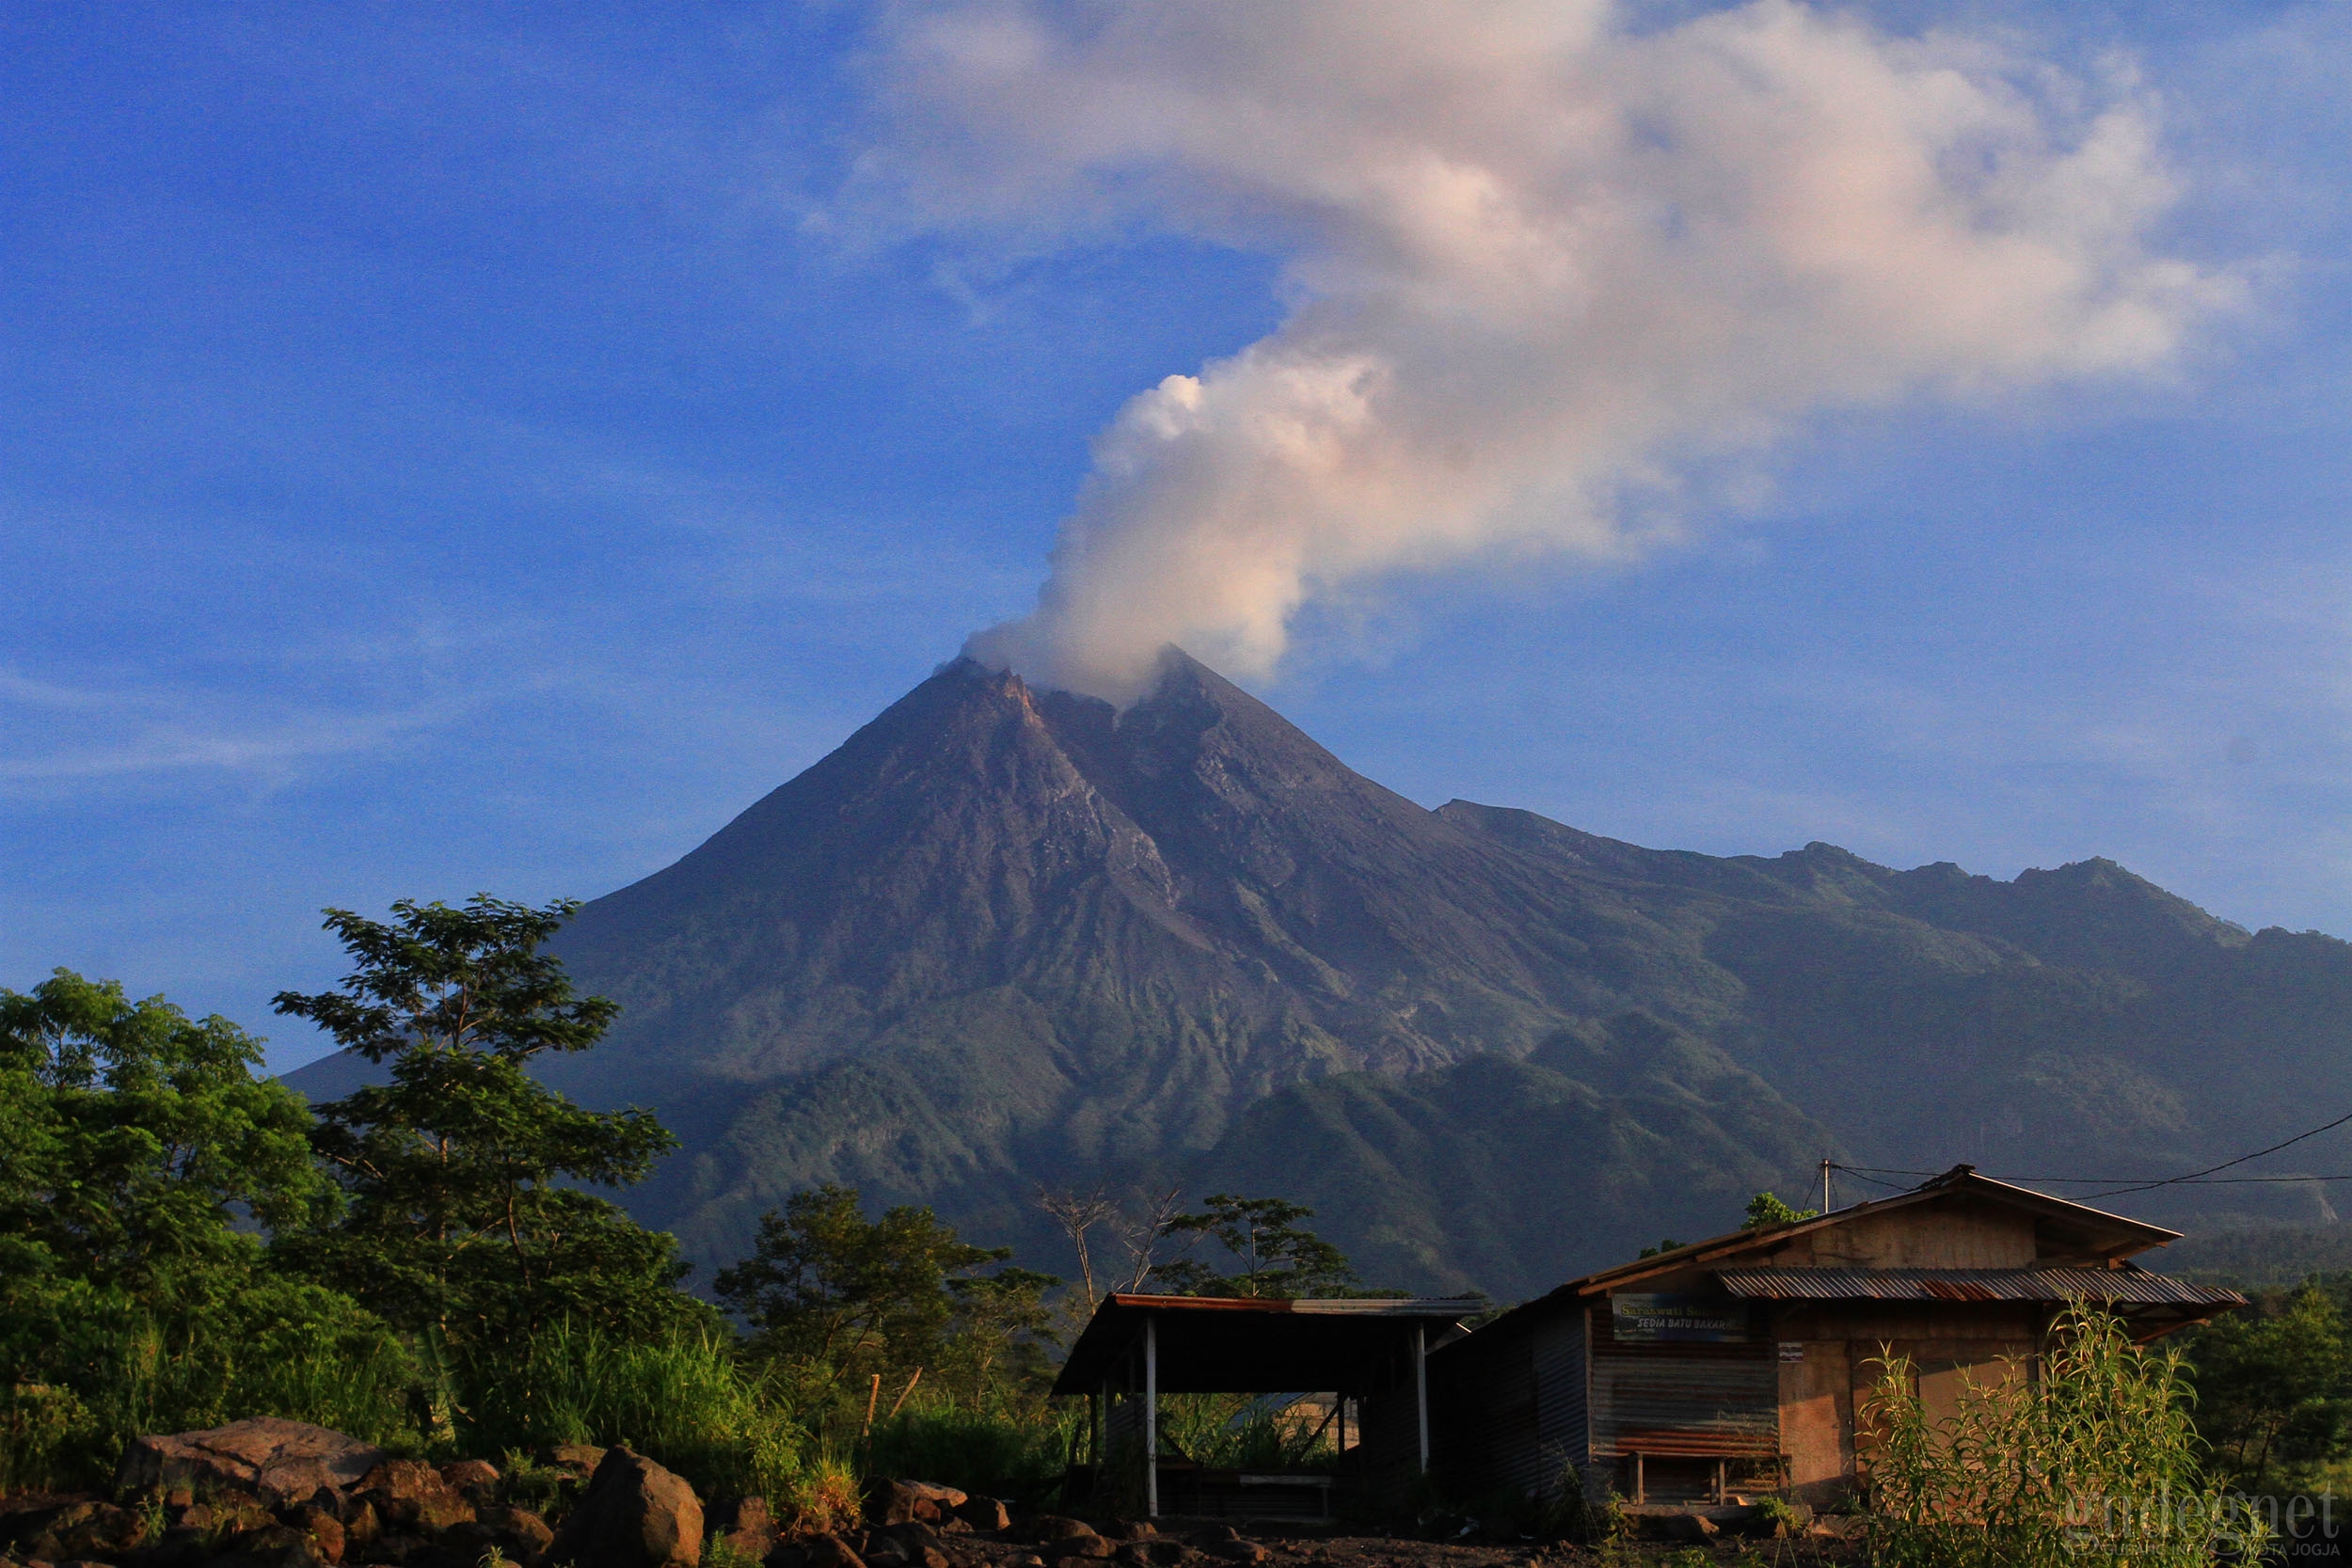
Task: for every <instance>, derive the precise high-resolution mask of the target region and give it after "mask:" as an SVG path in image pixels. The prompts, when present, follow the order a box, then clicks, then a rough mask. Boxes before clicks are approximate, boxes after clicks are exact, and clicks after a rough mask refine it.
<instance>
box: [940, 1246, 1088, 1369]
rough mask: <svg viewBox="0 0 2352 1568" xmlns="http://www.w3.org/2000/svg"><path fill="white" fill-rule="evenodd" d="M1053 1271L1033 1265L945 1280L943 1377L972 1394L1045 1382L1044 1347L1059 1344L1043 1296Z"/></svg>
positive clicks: (1055, 1284) (1053, 1283)
mask: <svg viewBox="0 0 2352 1568" xmlns="http://www.w3.org/2000/svg"><path fill="white" fill-rule="evenodd" d="M1061 1283H1062V1281H1061V1278H1060V1276H1059V1275H1050V1274H1040V1273H1038V1272H1037V1271H1036V1270H1034V1269H998V1270H997V1271H996V1272H995V1273H994V1274H990V1275H974V1276H971V1277H968V1278H963V1279H950V1280H949V1281H947V1290H948V1292H949V1293H950V1294H951V1295H953V1296H954V1298H955V1309H954V1311H953V1313H952V1314H951V1315H950V1317H949V1320H948V1329H947V1343H946V1356H945V1358H944V1360H945V1366H946V1372H947V1375H948V1377H949V1379H950V1380H951V1381H952V1382H955V1383H958V1384H961V1386H962V1387H963V1388H964V1389H965V1390H966V1391H968V1392H973V1393H977V1392H979V1391H980V1390H982V1389H985V1388H988V1387H991V1386H998V1385H1003V1384H1011V1385H1015V1386H1027V1387H1031V1388H1036V1387H1039V1386H1041V1385H1043V1384H1045V1383H1046V1382H1048V1381H1050V1380H1049V1379H1048V1378H1047V1376H1046V1373H1047V1372H1048V1370H1050V1369H1049V1368H1048V1367H1047V1364H1046V1354H1045V1353H1046V1347H1048V1346H1049V1345H1054V1344H1057V1343H1058V1342H1059V1338H1060V1337H1059V1336H1058V1335H1057V1333H1056V1332H1055V1326H1056V1323H1057V1320H1058V1319H1059V1317H1060V1313H1058V1312H1057V1310H1056V1309H1055V1308H1054V1307H1053V1305H1052V1304H1051V1303H1049V1302H1048V1301H1047V1300H1046V1299H1045V1298H1046V1296H1047V1294H1048V1293H1049V1292H1051V1291H1055V1290H1057V1289H1058V1288H1059V1287H1060V1285H1061Z"/></svg>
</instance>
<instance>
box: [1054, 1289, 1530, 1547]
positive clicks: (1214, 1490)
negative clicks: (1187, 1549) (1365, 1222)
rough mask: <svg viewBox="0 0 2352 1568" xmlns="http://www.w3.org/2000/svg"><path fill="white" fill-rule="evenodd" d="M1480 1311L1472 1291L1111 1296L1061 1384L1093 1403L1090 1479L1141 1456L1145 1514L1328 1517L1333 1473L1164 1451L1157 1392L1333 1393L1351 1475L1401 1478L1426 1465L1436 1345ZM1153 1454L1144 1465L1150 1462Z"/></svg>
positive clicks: (1086, 1470)
mask: <svg viewBox="0 0 2352 1568" xmlns="http://www.w3.org/2000/svg"><path fill="white" fill-rule="evenodd" d="M1485 1307H1486V1303H1485V1302H1484V1301H1483V1300H1481V1299H1480V1298H1477V1297H1474V1296H1473V1297H1453V1298H1443V1299H1436V1300H1428V1299H1411V1300H1398V1299H1379V1298H1372V1299H1353V1298H1349V1299H1337V1300H1280V1299H1276V1298H1267V1297H1255V1296H1244V1297H1229V1296H1152V1295H1125V1294H1120V1295H1113V1296H1110V1297H1107V1298H1106V1299H1105V1300H1104V1302H1103V1303H1102V1305H1101V1306H1100V1307H1097V1308H1096V1309H1095V1313H1094V1316H1093V1318H1092V1320H1090V1321H1089V1323H1088V1324H1087V1326H1086V1329H1085V1331H1084V1332H1082V1333H1081V1334H1080V1335H1079V1336H1078V1342H1077V1343H1076V1344H1074V1345H1073V1346H1072V1347H1071V1349H1070V1358H1069V1360H1068V1361H1066V1362H1065V1363H1063V1365H1062V1370H1061V1375H1060V1376H1059V1377H1058V1378H1057V1380H1056V1381H1055V1384H1054V1392H1055V1393H1056V1394H1058V1395H1068V1396H1073V1397H1081V1398H1084V1399H1085V1400H1086V1401H1087V1402H1088V1406H1087V1407H1088V1432H1089V1453H1088V1457H1087V1462H1086V1464H1085V1465H1084V1466H1083V1468H1082V1470H1081V1474H1082V1475H1083V1476H1084V1477H1085V1478H1086V1479H1088V1480H1090V1481H1094V1482H1095V1483H1097V1484H1100V1483H1101V1482H1102V1481H1103V1480H1104V1478H1105V1476H1106V1473H1107V1472H1108V1471H1109V1469H1110V1468H1111V1466H1113V1465H1117V1464H1119V1463H1120V1462H1121V1460H1122V1458H1124V1459H1125V1460H1126V1461H1128V1462H1132V1463H1136V1464H1138V1465H1140V1466H1141V1469H1142V1476H1141V1478H1140V1479H1141V1481H1142V1488H1143V1497H1142V1501H1143V1505H1144V1509H1145V1512H1146V1513H1147V1514H1148V1515H1150V1516H1153V1517H1156V1516H1158V1515H1159V1514H1161V1513H1182V1514H1188V1515H1200V1514H1209V1515H1214V1514H1221V1513H1222V1514H1232V1513H1246V1514H1257V1515H1276V1514H1283V1513H1322V1512H1327V1510H1328V1506H1329V1492H1330V1489H1331V1487H1332V1485H1333V1484H1334V1481H1335V1479H1336V1478H1335V1476H1334V1475H1333V1474H1309V1475H1300V1474H1288V1475H1279V1476H1277V1475H1246V1474H1242V1473H1239V1472H1228V1471H1216V1470H1211V1469H1208V1468H1206V1467H1205V1466H1203V1465H1200V1464H1198V1463H1196V1462H1195V1461H1194V1459H1193V1458H1192V1457H1191V1456H1189V1455H1186V1454H1182V1453H1176V1452H1172V1451H1169V1449H1168V1443H1167V1441H1166V1438H1165V1434H1164V1433H1162V1431H1161V1427H1160V1418H1159V1417H1160V1412H1159V1401H1160V1398H1161V1397H1162V1396H1163V1395H1167V1394H1224V1393H1238V1394H1292V1393H1329V1394H1332V1395H1333V1396H1335V1398H1334V1400H1333V1402H1332V1407H1331V1414H1332V1418H1333V1419H1334V1420H1335V1421H1336V1422H1337V1423H1338V1425H1339V1430H1338V1431H1337V1432H1336V1433H1334V1437H1335V1442H1334V1443H1333V1451H1334V1452H1335V1453H1337V1454H1342V1455H1344V1456H1345V1457H1346V1459H1347V1461H1348V1463H1349V1467H1350V1470H1351V1476H1352V1479H1360V1480H1362V1481H1367V1482H1369V1483H1372V1484H1379V1483H1381V1482H1382V1481H1385V1480H1387V1479H1389V1478H1391V1477H1393V1478H1395V1479H1398V1480H1403V1479H1406V1478H1408V1477H1410V1476H1412V1475H1415V1474H1418V1473H1420V1472H1422V1471H1425V1470H1426V1469H1427V1468H1428V1467H1429V1458H1430V1443H1429V1406H1428V1394H1427V1380H1426V1376H1425V1368H1426V1365H1427V1358H1428V1354H1429V1353H1430V1352H1431V1351H1433V1350H1435V1349H1436V1348H1438V1346H1439V1345H1440V1344H1441V1343H1443V1342H1445V1341H1446V1340H1447V1339H1449V1338H1453V1337H1454V1336H1457V1335H1458V1334H1459V1333H1460V1332H1461V1325H1462V1322H1463V1320H1464V1319H1466V1318H1470V1317H1472V1316H1475V1315H1476V1314H1477V1313H1478V1312H1480V1311H1481V1310H1483V1309H1484V1308H1485ZM1351 1404H1352V1405H1354V1406H1355V1407H1356V1409H1357V1410H1358V1411H1359V1431H1358V1432H1357V1433H1353V1434H1352V1436H1353V1439H1354V1440H1353V1441H1352V1442H1351V1440H1350V1439H1351V1433H1348V1431H1347V1430H1346V1425H1345V1423H1346V1419H1347V1411H1348V1409H1349V1407H1350V1405H1351ZM1146 1454H1149V1455H1151V1456H1152V1460H1151V1463H1150V1464H1148V1465H1144V1464H1141V1459H1142V1456H1143V1455H1146ZM1073 1479H1078V1478H1077V1477H1073Z"/></svg>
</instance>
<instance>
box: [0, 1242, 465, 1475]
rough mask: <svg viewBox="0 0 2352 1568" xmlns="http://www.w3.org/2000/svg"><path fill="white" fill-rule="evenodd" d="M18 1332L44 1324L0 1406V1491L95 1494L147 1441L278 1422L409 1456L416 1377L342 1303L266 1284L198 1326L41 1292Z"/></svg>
mask: <svg viewBox="0 0 2352 1568" xmlns="http://www.w3.org/2000/svg"><path fill="white" fill-rule="evenodd" d="M30 1297H31V1292H25V1293H24V1294H21V1295H20V1296H19V1299H18V1300H17V1302H16V1303H15V1304H14V1306H15V1307H16V1308H17V1313H16V1314H15V1316H16V1317H17V1319H18V1322H17V1325H16V1326H17V1327H19V1328H20V1329H23V1328H25V1327H27V1326H28V1325H37V1324H45V1325H46V1327H47V1335H46V1342H45V1343H43V1344H41V1345H40V1348H39V1350H38V1351H37V1352H35V1351H31V1350H22V1351H21V1353H20V1354H19V1355H18V1366H19V1375H20V1376H23V1375H24V1373H25V1372H30V1373H32V1377H31V1378H29V1379H27V1380H26V1381H24V1382H21V1383H19V1384H18V1385H16V1386H15V1387H14V1388H12V1389H10V1390H8V1393H7V1394H6V1396H5V1397H4V1398H0V1489H9V1490H13V1489H18V1488H25V1487H46V1486H65V1487H71V1486H99V1485H103V1484H104V1483H105V1482H106V1481H108V1480H109V1479H110V1478H111V1477H112V1475H113V1474H114V1469H115V1465H116V1463H117V1462H118V1461H119V1459H120V1458H121V1455H122V1450H123V1448H124V1447H125V1445H127V1444H128V1443H129V1442H130V1440H131V1439H132V1438H134V1437H136V1436H138V1435H140V1434H142V1433H151V1432H184V1431H188V1430H191V1429H194V1428H200V1427H212V1426H219V1425H222V1424H223V1423H225V1422H229V1421H234V1420H239V1419H242V1418H245V1417H247V1416H283V1417H287V1418H291V1419H294V1420H302V1421H314V1422H316V1423H318V1424H319V1425H321V1426H330V1427H334V1428H336V1429H337V1430H338V1431H342V1432H347V1433H351V1434H352V1435H354V1436H357V1437H361V1438H365V1439H366V1440H368V1441H370V1442H372V1443H375V1444H377V1445H378V1446H380V1447H384V1448H388V1449H395V1450H402V1451H412V1450H414V1449H418V1448H420V1447H421V1443H422V1437H423V1433H422V1432H421V1428H420V1427H419V1424H418V1422H417V1421H416V1419H415V1418H414V1417H413V1415H412V1409H413V1406H414V1403H415V1401H414V1397H413V1396H414V1392H415V1389H416V1387H417V1384H418V1371H417V1367H416V1364H415V1362H414V1360H413V1358H412V1357H411V1356H410V1355H409V1354H408V1352H407V1351H406V1349H405V1347H404V1346H403V1345H402V1343H401V1341H400V1340H399V1339H398V1338H395V1337H394V1336H393V1335H392V1334H391V1333H390V1332H389V1330H388V1329H387V1328H386V1327H385V1326H384V1325H383V1324H382V1323H380V1322H378V1321H377V1320H376V1319H375V1318H373V1316H371V1315H370V1314H369V1313H367V1312H365V1311H363V1310H361V1309H360V1308H359V1307H358V1306H356V1305H355V1304H354V1303H352V1302H351V1301H350V1300H349V1299H348V1298H346V1297H343V1296H341V1295H338V1294H337V1293H335V1292H334V1291H326V1290H322V1289H319V1288H318V1287H316V1286H308V1285H299V1284H294V1283H292V1282H289V1281H285V1280H278V1279H270V1278H267V1277H264V1278H262V1279H261V1280H259V1281H257V1282H255V1283H253V1284H252V1285H251V1286H249V1287H248V1288H247V1289H246V1290H244V1291H239V1292H237V1293H235V1294H233V1295H231V1296H230V1297H229V1298H227V1299H226V1300H224V1301H222V1302H221V1303H219V1304H218V1305H217V1306H215V1307H214V1308H213V1309H212V1310H210V1311H208V1312H205V1313H203V1314H201V1315H193V1316H178V1317H170V1318H166V1317H159V1316H158V1315H156V1314H155V1313H153V1312H151V1311H150V1310H148V1309H147V1308H146V1307H142V1306H141V1305H140V1304H138V1303H137V1302H136V1301H135V1300H133V1299H132V1298H131V1297H129V1296H128V1295H127V1294H125V1293H124V1292H122V1291H110V1290H102V1289H96V1288H93V1287H90V1286H87V1285H84V1284H81V1283H79V1282H56V1281H51V1282H47V1283H46V1288H45V1289H44V1290H43V1291H42V1292H41V1293H40V1299H39V1300H38V1301H37V1302H36V1301H34V1300H32V1299H30Z"/></svg>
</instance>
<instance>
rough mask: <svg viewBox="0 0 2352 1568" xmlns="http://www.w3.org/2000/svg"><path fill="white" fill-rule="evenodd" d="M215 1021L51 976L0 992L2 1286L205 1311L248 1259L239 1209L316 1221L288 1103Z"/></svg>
mask: <svg viewBox="0 0 2352 1568" xmlns="http://www.w3.org/2000/svg"><path fill="white" fill-rule="evenodd" d="M261 1060H262V1042H261V1041H260V1040H258V1039H256V1038H254V1037H252V1036H251V1035H248V1034H246V1032H245V1031H244V1030H242V1029H240V1028H238V1027H237V1026H236V1025H235V1024H233V1023H231V1022H229V1021H228V1020H227V1019H223V1018H206V1019H202V1020H192V1019H190V1018H189V1017H188V1016H187V1015H186V1014H185V1013H183V1012H182V1011H181V1010H180V1009H179V1008H178V1007H175V1006H171V1005H170V1004H169V1003H167V1002H166V1001H165V1000H164V999H163V998H162V997H159V996H158V997H150V998H148V999H147V1000H146V1001H144V1002H133V1001H131V1000H130V999H129V998H128V997H127V996H125V995H124V994H123V990H122V987H121V986H120V985H119V984H117V983H116V982H114V981H110V980H103V981H102V980H86V979H84V978H83V977H82V976H81V975H79V974H73V973H72V972H71V971H69V970H63V969H60V970H58V971H57V972H56V974H54V975H53V976H52V977H51V978H50V979H48V980H46V981H44V982H42V983H41V984H40V985H39V986H37V987H35V988H34V989H33V990H32V992H31V993H30V994H20V993H18V992H16V991H12V990H0V1291H6V1290H9V1289H12V1288H14V1287H19V1286H23V1285H24V1284H25V1282H27V1281H28V1280H31V1279H35V1278H70V1279H74V1280H79V1281H83V1282H85V1283H87V1284H88V1285H91V1286H93V1287H97V1288H101V1289H119V1290H120V1291H123V1292H124V1293H125V1294H126V1295H127V1296H129V1297H130V1298H131V1299H133V1300H135V1301H138V1302H142V1303H171V1304H174V1305H191V1306H196V1307H201V1306H202V1305H203V1303H204V1302H205V1301H207V1300H208V1299H209V1298H211V1297H212V1296H213V1295H215V1293H217V1292H218V1291H220V1290H223V1289H227V1288H231V1287H233V1285H234V1284H235V1283H237V1282H238V1281H239V1280H240V1279H241V1278H242V1276H243V1275H245V1274H246V1273H247V1272H248V1271H249V1270H250V1269H251V1268H252V1267H254V1266H255V1265H256V1264H257V1263H258V1262H259V1261H260V1258H261V1243H260V1240H259V1238H258V1237H256V1236H254V1235H253V1234H251V1233H250V1231H249V1229H246V1230H241V1229H240V1228H239V1226H238V1223H237V1218H238V1215H239V1214H240V1213H242V1214H244V1215H247V1216H250V1218H251V1219H252V1220H254V1221H258V1222H259V1223H260V1224H262V1225H263V1226H268V1227H277V1226H285V1225H290V1224H294V1223H298V1222H301V1221H304V1220H306V1219H307V1220H314V1219H317V1218H319V1217H321V1216H322V1215H323V1214H324V1213H326V1212H327V1211H328V1210H329V1209H330V1208H331V1206H332V1204H333V1200H334V1194H333V1190H332V1188H331V1187H330V1186H329V1185H328V1184H327V1183H326V1181H324V1180H321V1179H320V1177H319V1175H318V1172H317V1171H316V1169H315V1168H314V1167H313V1166H312V1164H311V1162H310V1146H309V1132H310V1111H309V1108H308V1107H307V1106H305V1105H304V1103H303V1101H302V1097H301V1096H300V1095H298V1094H296V1093H294V1091H293V1090H292V1089H289V1088H287V1087H286V1086H285V1085H282V1084H279V1083H277V1082H276V1081H274V1080H269V1079H259V1078H256V1077H255V1076H254V1074H253V1069H254V1068H255V1067H256V1066H257V1065H259V1063H260V1062H261Z"/></svg>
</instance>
